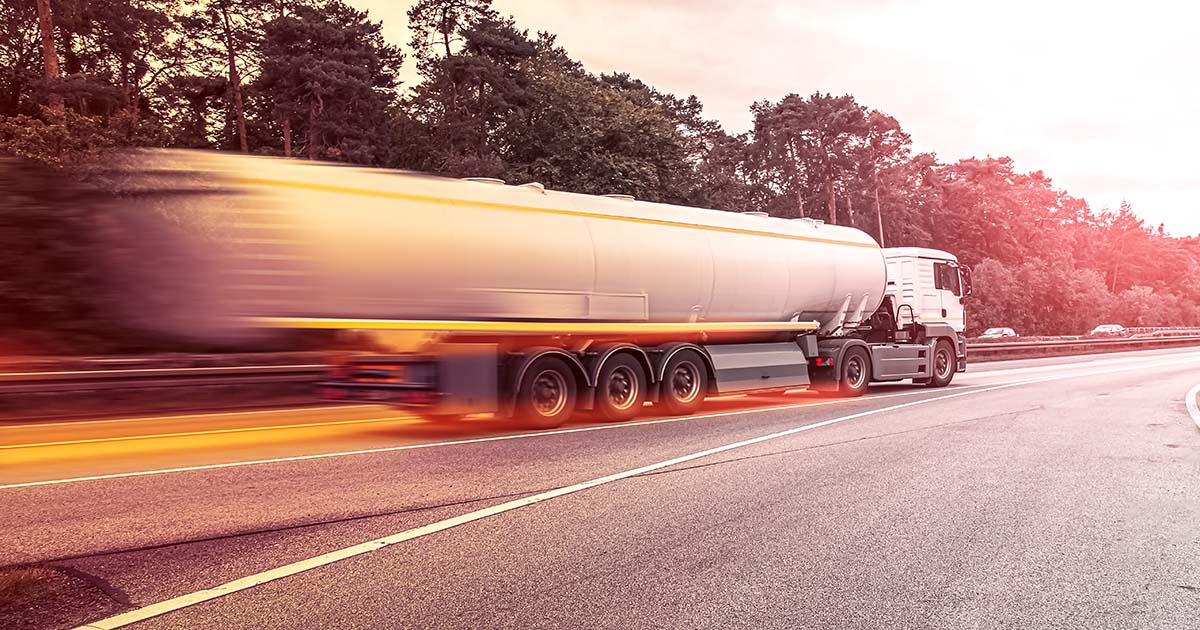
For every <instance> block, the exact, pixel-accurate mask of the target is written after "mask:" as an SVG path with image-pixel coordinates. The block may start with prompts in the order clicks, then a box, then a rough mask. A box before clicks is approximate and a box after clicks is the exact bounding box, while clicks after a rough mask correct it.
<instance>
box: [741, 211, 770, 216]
mask: <svg viewBox="0 0 1200 630" xmlns="http://www.w3.org/2000/svg"><path fill="white" fill-rule="evenodd" d="M742 214H744V215H746V216H748V217H769V216H771V215H770V214H769V213H766V212H743V213H742Z"/></svg>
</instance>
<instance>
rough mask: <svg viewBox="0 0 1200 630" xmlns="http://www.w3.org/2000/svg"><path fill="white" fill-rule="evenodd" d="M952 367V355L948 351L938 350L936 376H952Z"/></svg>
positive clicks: (935, 367)
mask: <svg viewBox="0 0 1200 630" xmlns="http://www.w3.org/2000/svg"><path fill="white" fill-rule="evenodd" d="M950 367H951V363H950V353H949V352H947V351H946V350H938V352H937V355H936V356H935V357H934V366H933V371H934V374H936V375H937V377H938V378H946V377H947V376H950Z"/></svg>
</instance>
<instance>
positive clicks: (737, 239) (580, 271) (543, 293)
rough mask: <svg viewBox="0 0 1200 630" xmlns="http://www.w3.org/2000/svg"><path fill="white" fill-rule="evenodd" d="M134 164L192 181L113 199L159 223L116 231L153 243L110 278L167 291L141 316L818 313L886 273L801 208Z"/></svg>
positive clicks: (876, 290) (389, 174)
mask: <svg viewBox="0 0 1200 630" xmlns="http://www.w3.org/2000/svg"><path fill="white" fill-rule="evenodd" d="M135 163H137V164H139V165H140V166H139V167H137V168H134V169H133V170H131V171H130V176H129V178H128V179H129V180H130V181H135V182H141V181H151V180H153V181H154V182H155V183H154V184H153V186H159V187H169V186H171V185H173V184H172V182H180V181H183V182H187V185H188V187H189V190H190V191H191V194H188V195H175V196H169V197H159V198H157V199H158V200H157V201H155V202H154V204H152V206H153V207H151V208H150V209H149V210H147V209H146V208H147V206H146V204H145V203H144V202H143V203H142V208H141V209H139V208H138V207H137V206H136V204H134V205H130V207H129V210H128V211H129V212H142V213H146V212H149V213H150V214H152V215H153V220H152V221H151V222H152V223H154V224H155V225H157V226H159V227H158V228H154V227H147V228H145V229H143V230H142V231H140V232H138V233H139V234H149V232H148V231H147V230H153V229H161V228H162V226H169V228H170V230H169V231H170V232H171V235H170V237H169V238H167V237H152V236H140V237H138V238H137V239H134V240H133V241H131V242H130V243H128V246H129V247H130V248H134V249H136V248H139V247H143V248H147V249H152V250H156V252H157V253H156V254H155V255H154V256H152V257H145V258H142V257H139V256H137V255H133V256H130V257H127V259H131V260H134V261H138V262H135V263H134V264H133V265H132V266H130V265H129V264H128V263H126V264H125V266H124V267H123V269H124V272H125V274H124V275H125V277H127V278H129V280H124V281H127V282H130V283H133V284H139V283H140V284H142V285H145V286H153V287H154V289H155V291H156V292H159V293H161V292H163V291H166V292H168V293H169V292H172V291H173V292H175V293H176V294H177V295H175V296H173V297H169V298H161V297H160V298H156V299H154V300H151V301H153V302H154V303H155V304H157V305H159V307H158V309H156V310H155V311H154V314H153V317H149V318H144V319H147V320H148V321H147V323H150V324H152V325H156V326H159V327H171V328H174V329H176V330H175V332H184V333H188V334H193V335H197V334H198V335H206V334H218V333H219V334H228V333H230V332H231V331H233V330H234V329H235V328H236V325H235V324H234V323H233V322H235V321H236V320H234V319H233V318H234V317H244V316H251V317H311V318H347V319H394V320H410V319H459V320H461V319H473V320H538V321H614V322H694V321H722V322H725V321H741V322H780V321H788V320H790V319H799V320H802V321H808V320H815V321H818V322H820V323H821V324H822V325H826V324H828V323H829V322H830V321H831V320H833V319H834V318H836V317H838V316H839V314H840V313H841V312H842V309H843V308H844V307H845V306H844V305H845V304H847V303H849V305H850V307H851V308H852V309H856V308H857V307H858V306H859V305H860V304H865V311H866V312H867V313H870V312H871V311H873V310H874V309H875V308H876V306H877V305H878V304H879V302H880V300H881V299H882V296H883V294H884V289H885V283H886V278H885V273H886V267H885V263H884V259H883V254H882V252H881V250H880V249H879V247H878V246H877V245H876V243H875V242H874V241H873V240H872V239H871V238H870V237H869V236H868V235H867V234H865V233H863V232H861V231H859V230H856V229H852V228H847V227H839V226H832V225H823V224H820V223H819V222H814V221H809V220H787V219H779V218H769V217H764V216H754V215H749V214H739V213H733V212H722V211H716V210H703V209H697V208H688V207H681V206H674V205H669V204H660V203H649V202H643V201H637V200H632V199H630V198H628V197H622V196H616V195H614V196H608V197H604V196H592V195H580V194H573V193H565V192H558V191H552V190H545V189H544V188H542V187H541V186H540V185H536V184H526V185H516V186H514V185H505V184H503V183H502V182H496V181H494V180H491V181H488V180H459V179H450V178H441V177H432V176H427V175H421V174H413V173H403V172H396V171H385V170H378V169H367V168H357V167H348V166H338V165H330V164H314V163H306V162H302V161H297V160H285V159H278V158H259V157H247V156H238V155H230V154H219V153H200V152H183V151H159V152H150V153H146V154H142V155H141V156H140V157H139V159H138V160H136V161H135ZM139 169H141V170H140V171H139ZM172 174H175V175H172ZM139 178H140V179H139ZM139 185H142V184H140V183H139ZM145 186H150V185H149V184H145V185H144V186H143V187H145ZM139 220H140V221H143V222H145V221H146V217H145V216H143V217H141V218H140V219H139ZM127 249H128V248H127ZM163 250H167V251H170V252H171V253H172V256H170V257H164V256H163V255H162V251H163ZM167 258H170V260H167ZM151 260H154V261H166V262H163V263H161V264H159V263H151V262H149V261H151ZM180 279H186V280H180ZM147 295H148V294H147ZM864 298H865V299H864ZM163 309H175V310H174V311H173V312H172V313H170V314H169V315H165V314H164V313H163ZM179 328H183V329H184V330H179Z"/></svg>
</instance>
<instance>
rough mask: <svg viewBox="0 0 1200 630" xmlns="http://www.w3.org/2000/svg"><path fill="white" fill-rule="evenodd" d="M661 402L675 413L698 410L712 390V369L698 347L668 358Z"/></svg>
mask: <svg viewBox="0 0 1200 630" xmlns="http://www.w3.org/2000/svg"><path fill="white" fill-rule="evenodd" d="M660 388H661V391H660V393H659V397H658V398H659V401H660V402H661V403H662V405H663V407H664V408H666V410H667V413H670V414H672V415H687V414H690V413H695V411H696V410H697V409H699V408H700V405H703V404H704V395H705V393H706V392H708V370H707V369H706V368H705V366H704V359H702V358H700V355H699V354H696V351H694V350H680V351H679V352H677V353H675V356H673V357H671V359H670V360H669V361H667V366H666V369H665V370H663V379H662V383H661V384H660Z"/></svg>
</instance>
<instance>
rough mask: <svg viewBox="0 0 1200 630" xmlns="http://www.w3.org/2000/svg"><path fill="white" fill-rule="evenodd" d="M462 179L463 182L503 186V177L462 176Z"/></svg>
mask: <svg viewBox="0 0 1200 630" xmlns="http://www.w3.org/2000/svg"><path fill="white" fill-rule="evenodd" d="M463 181H464V182H475V183H477V184H490V185H492V186H503V185H504V180H503V179H496V178H495V177H464V178H463Z"/></svg>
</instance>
